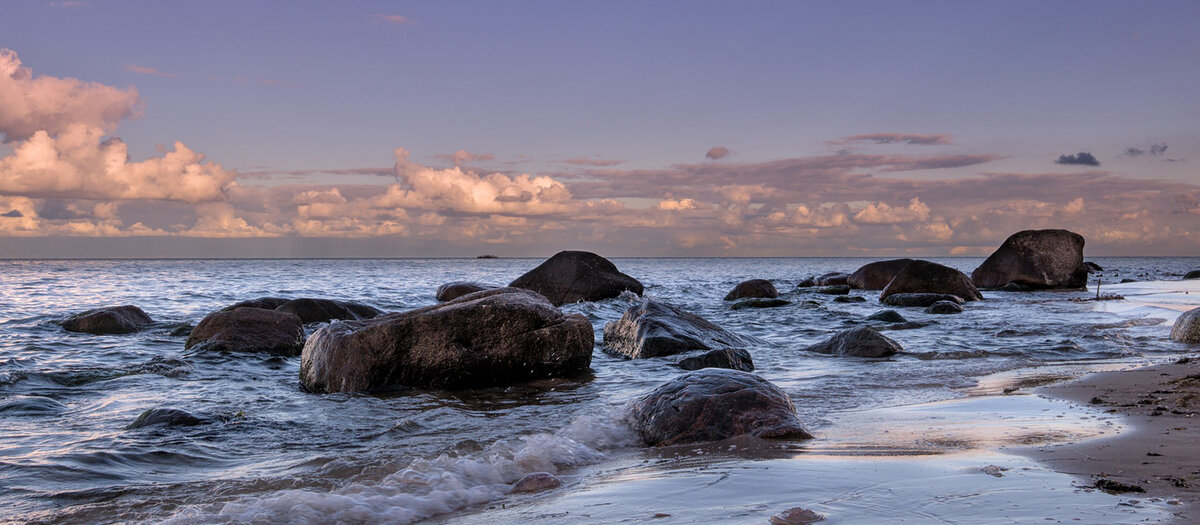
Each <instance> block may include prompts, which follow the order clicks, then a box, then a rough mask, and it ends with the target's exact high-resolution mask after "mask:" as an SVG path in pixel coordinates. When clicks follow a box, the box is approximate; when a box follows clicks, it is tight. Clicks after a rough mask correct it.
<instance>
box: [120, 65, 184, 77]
mask: <svg viewBox="0 0 1200 525" xmlns="http://www.w3.org/2000/svg"><path fill="white" fill-rule="evenodd" d="M122 69H124V70H125V71H128V72H130V73H138V74H140V75H152V76H156V77H165V78H175V77H177V76H178V75H176V74H174V73H166V72H163V71H159V70H157V69H154V68H152V67H146V66H139V65H136V64H126V65H125V67H124V68H122Z"/></svg>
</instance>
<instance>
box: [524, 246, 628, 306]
mask: <svg viewBox="0 0 1200 525" xmlns="http://www.w3.org/2000/svg"><path fill="white" fill-rule="evenodd" d="M509 286H510V287H513V288H524V289H526V290H532V291H535V292H537V293H540V294H542V295H543V296H545V297H546V298H547V299H549V300H550V302H551V303H554V305H555V306H561V305H564V304H567V303H576V302H579V301H599V300H601V299H609V298H612V297H616V296H618V295H621V292H624V291H626V290H628V291H630V292H633V293H635V294H638V295H642V283H640V282H638V280H637V279H634V278H633V277H630V276H628V275H625V274H623V273H621V272H620V271H619V270H617V267H616V265H614V264H613V263H612V262H611V261H609V260H608V259H605V258H603V257H601V256H599V255H596V254H594V253H591V252H577V251H565V252H558V253H556V254H554V256H553V257H551V258H549V259H546V262H543V263H542V264H540V265H538V267H537V268H534V269H532V270H529V271H528V272H526V273H525V275H522V276H520V277H517V278H516V280H514V281H513V282H512V283H509Z"/></svg>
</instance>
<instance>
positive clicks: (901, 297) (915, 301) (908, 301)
mask: <svg viewBox="0 0 1200 525" xmlns="http://www.w3.org/2000/svg"><path fill="white" fill-rule="evenodd" d="M938 301H950V302H952V303H956V304H962V302H963V300H962V297H959V296H957V295H949V294H944V293H898V294H895V295H889V296H887V297H885V298H884V299H883V300H881V301H880V302H882V303H883V304H886V305H888V306H920V307H927V306H930V305H932V304H933V303H936V302H938Z"/></svg>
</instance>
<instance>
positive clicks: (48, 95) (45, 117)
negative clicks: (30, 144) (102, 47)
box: [0, 49, 141, 143]
mask: <svg viewBox="0 0 1200 525" xmlns="http://www.w3.org/2000/svg"><path fill="white" fill-rule="evenodd" d="M0 108H3V109H2V110H0V135H3V136H4V142H6V143H12V142H16V141H20V140H25V139H28V138H30V137H32V136H33V134H34V133H37V132H38V131H45V132H47V133H49V134H50V135H57V134H59V133H62V132H64V131H66V129H67V128H68V127H69V126H72V125H85V126H88V127H94V128H100V129H102V130H104V131H105V132H111V131H112V130H113V129H115V128H116V126H117V123H118V122H120V121H122V120H124V119H127V118H132V117H136V116H138V115H139V114H140V111H141V105H140V102H139V99H138V92H137V90H136V89H134V88H132V87H130V88H126V89H118V88H114V87H111V86H106V85H104V84H100V83H96V82H84V81H81V80H76V79H73V78H55V77H48V76H44V75H43V76H39V77H36V78H34V76H33V70H32V69H30V68H27V67H23V66H22V64H21V59H20V58H18V57H17V53H16V52H15V51H12V50H10V49H0Z"/></svg>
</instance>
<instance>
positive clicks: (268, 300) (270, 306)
mask: <svg viewBox="0 0 1200 525" xmlns="http://www.w3.org/2000/svg"><path fill="white" fill-rule="evenodd" d="M288 301H291V299H284V298H282V297H259V298H258V299H250V300H249V301H242V302H240V303H235V304H231V305H229V306H226V307H225V308H222V309H221V311H222V312H228V311H230V310H236V309H238V308H262V309H265V310H274V309H276V308H279V307H280V306H282V305H283V303H286V302H288Z"/></svg>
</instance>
